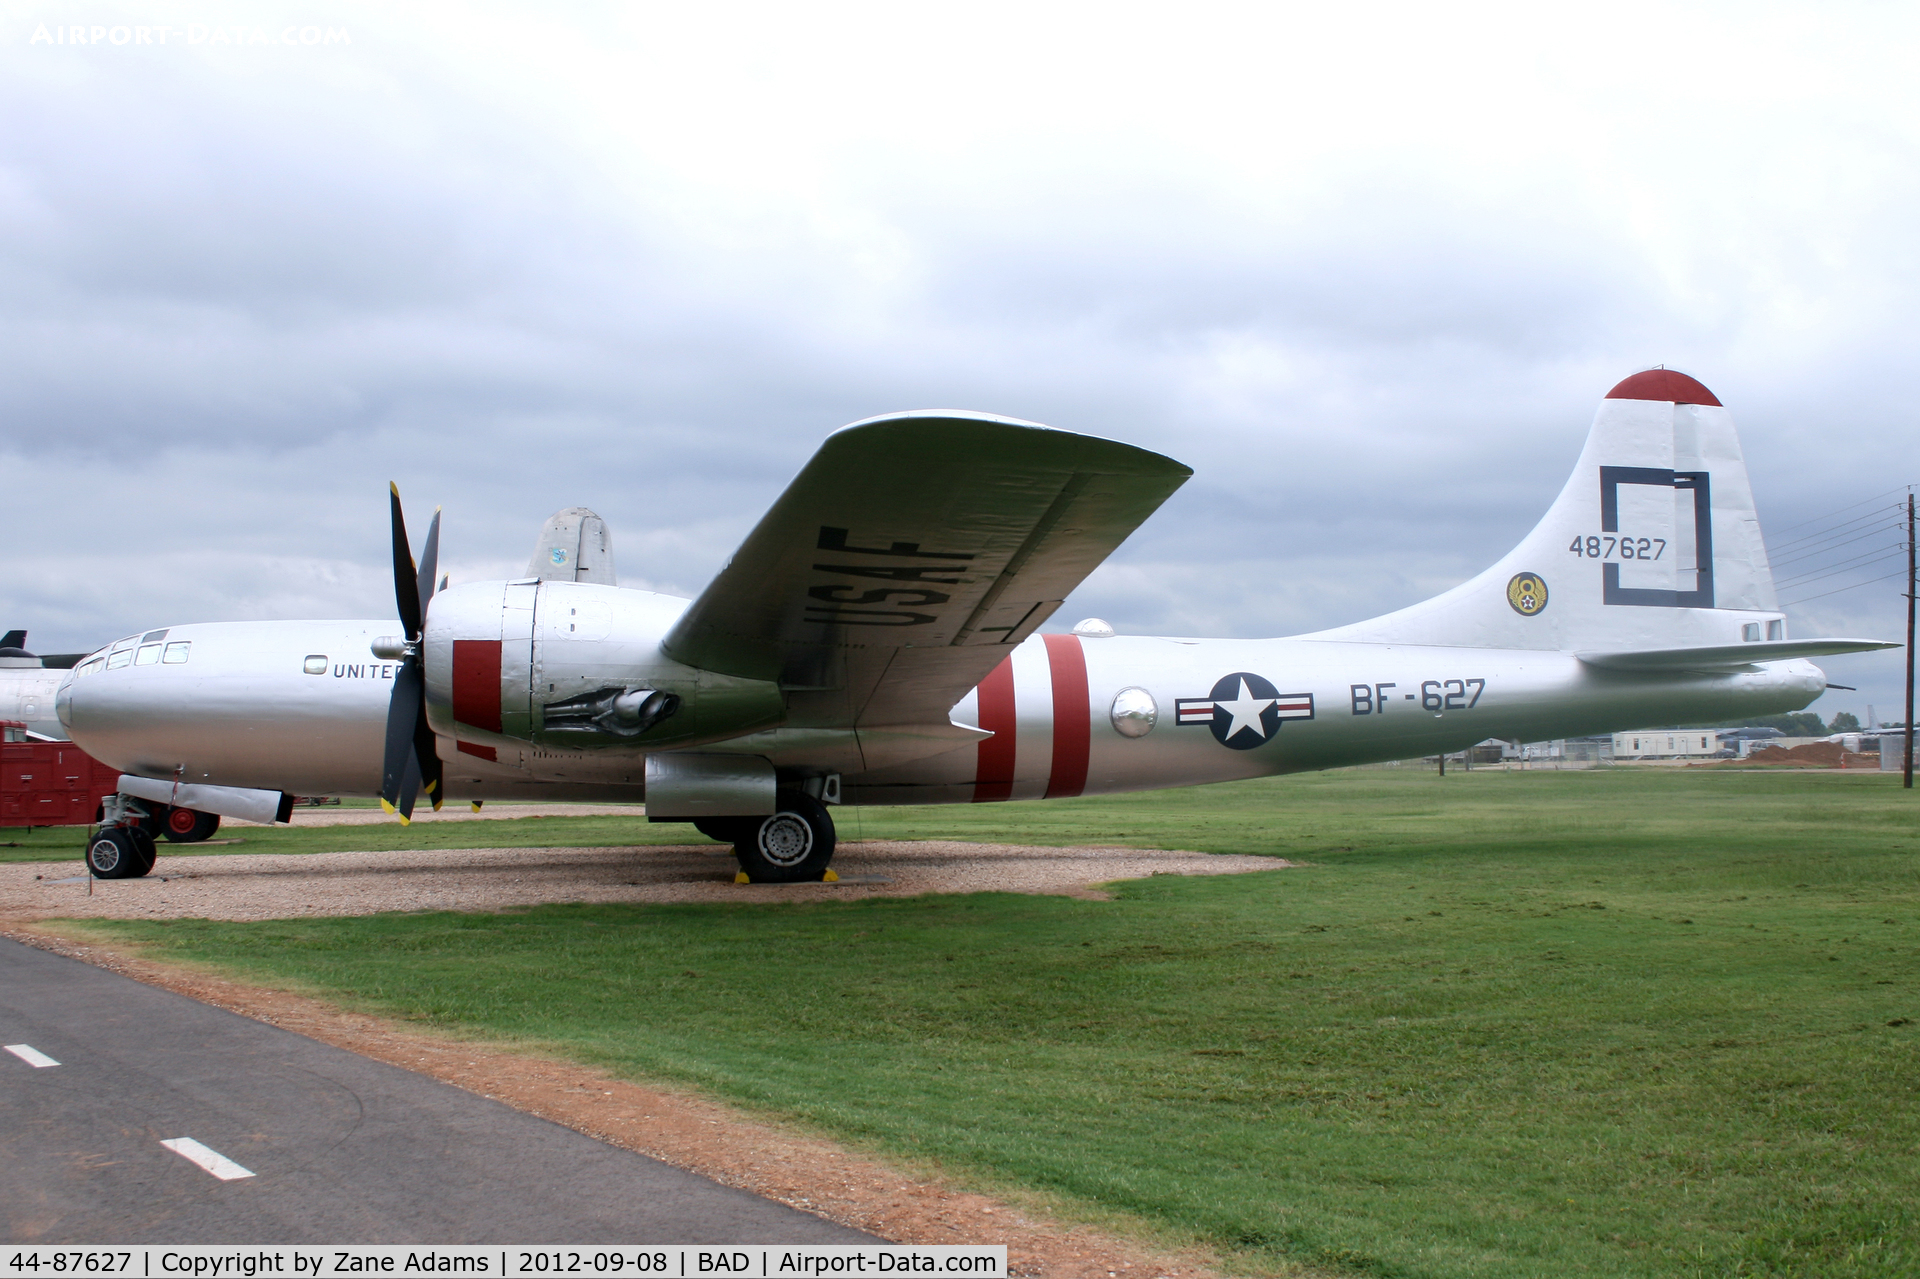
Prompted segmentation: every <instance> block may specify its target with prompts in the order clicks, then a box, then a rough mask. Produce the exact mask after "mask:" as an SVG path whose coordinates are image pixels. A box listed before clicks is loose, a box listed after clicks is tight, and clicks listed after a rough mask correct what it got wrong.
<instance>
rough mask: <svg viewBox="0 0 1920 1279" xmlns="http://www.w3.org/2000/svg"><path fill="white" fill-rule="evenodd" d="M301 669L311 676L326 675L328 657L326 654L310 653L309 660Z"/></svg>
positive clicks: (301, 664) (301, 665)
mask: <svg viewBox="0 0 1920 1279" xmlns="http://www.w3.org/2000/svg"><path fill="white" fill-rule="evenodd" d="M300 669H301V670H303V671H305V672H306V673H307V674H309V675H325V674H326V673H327V655H326V654H325V653H308V654H307V660H306V661H304V662H302V663H300Z"/></svg>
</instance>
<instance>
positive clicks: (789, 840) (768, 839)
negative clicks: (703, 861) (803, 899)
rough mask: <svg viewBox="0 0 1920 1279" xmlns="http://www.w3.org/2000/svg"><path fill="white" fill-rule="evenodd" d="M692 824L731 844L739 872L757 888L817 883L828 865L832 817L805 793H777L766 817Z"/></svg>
mask: <svg viewBox="0 0 1920 1279" xmlns="http://www.w3.org/2000/svg"><path fill="white" fill-rule="evenodd" d="M693 825H694V829H696V830H698V831H699V832H700V833H701V834H702V835H705V836H707V837H708V838H709V839H717V840H719V841H720V842H722V843H725V844H732V845H733V855H734V856H735V857H736V858H738V859H739V861H740V870H741V873H742V874H744V875H746V877H747V878H748V879H749V880H751V881H752V882H754V883H756V884H817V883H819V882H820V881H821V880H822V879H824V878H825V877H826V875H827V864H828V863H829V862H831V861H832V860H833V845H834V832H833V816H832V814H830V813H828V812H827V806H826V805H825V804H822V803H821V802H820V801H819V800H817V799H815V798H814V797H813V796H811V795H809V794H807V793H806V792H804V791H797V790H780V791H776V792H775V793H774V797H773V812H772V813H771V814H769V815H768V816H766V817H702V818H699V819H697V820H696V821H695V822H694V823H693Z"/></svg>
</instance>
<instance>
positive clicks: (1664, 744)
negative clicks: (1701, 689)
mask: <svg viewBox="0 0 1920 1279" xmlns="http://www.w3.org/2000/svg"><path fill="white" fill-rule="evenodd" d="M1721 749H1722V747H1721V745H1720V735H1719V734H1718V733H1716V732H1715V731H1714V730H1713V729H1711V728H1647V729H1638V730H1635V731H1634V732H1631V733H1615V734H1614V735H1613V757H1614V758H1615V759H1616V760H1622V759H1708V758H1711V757H1712V756H1715V755H1718V754H1719V753H1720V751H1721Z"/></svg>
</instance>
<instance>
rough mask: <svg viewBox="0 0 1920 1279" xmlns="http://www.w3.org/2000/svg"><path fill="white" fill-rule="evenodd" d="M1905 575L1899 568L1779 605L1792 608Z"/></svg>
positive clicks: (1903, 570)
mask: <svg viewBox="0 0 1920 1279" xmlns="http://www.w3.org/2000/svg"><path fill="white" fill-rule="evenodd" d="M1906 575H1907V571H1906V570H1905V569H1901V570H1900V571H1899V572H1897V573H1889V574H1887V575H1886V577H1870V578H1868V579H1867V580H1866V581H1864V582H1855V583H1854V584H1853V585H1852V586H1842V587H1840V588H1839V589H1838V590H1833V591H1823V592H1821V593H1820V594H1818V595H1808V596H1806V597H1804V598H1802V599H1797V600H1789V601H1787V602H1786V603H1785V604H1782V605H1781V606H1780V607H1781V608H1794V607H1796V606H1797V605H1801V604H1811V603H1813V601H1815V600H1823V599H1825V598H1827V596H1829V595H1842V594H1845V593H1846V592H1847V591H1854V590H1858V589H1860V588H1861V587H1862V586H1872V585H1873V584H1874V583H1875V582H1885V581H1889V580H1891V579H1893V578H1896V577H1905V576H1906Z"/></svg>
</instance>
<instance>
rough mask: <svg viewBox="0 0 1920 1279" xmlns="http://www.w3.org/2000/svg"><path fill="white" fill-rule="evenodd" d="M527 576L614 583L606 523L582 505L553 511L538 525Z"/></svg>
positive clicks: (611, 549) (610, 584) (609, 537)
mask: <svg viewBox="0 0 1920 1279" xmlns="http://www.w3.org/2000/svg"><path fill="white" fill-rule="evenodd" d="M527 576H528V577H537V578H540V579H541V580H543V581H548V582H595V583H598V584H599V585H601V586H617V585H618V584H619V583H618V582H616V581H615V580H614V575H613V535H612V534H610V533H608V532H607V523H606V521H605V520H603V519H601V518H600V517H599V516H598V515H595V514H594V513H593V512H592V511H590V510H588V509H587V508H586V507H584V506H570V507H568V508H567V509H566V510H564V511H556V512H555V513H554V515H553V517H552V518H551V519H549V520H548V521H547V522H546V523H545V524H544V525H542V526H541V529H540V540H539V541H537V542H535V543H534V547H533V559H532V561H531V562H530V563H528V565H527Z"/></svg>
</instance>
